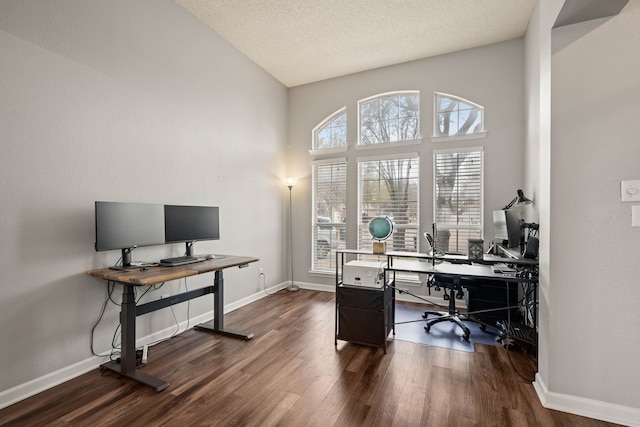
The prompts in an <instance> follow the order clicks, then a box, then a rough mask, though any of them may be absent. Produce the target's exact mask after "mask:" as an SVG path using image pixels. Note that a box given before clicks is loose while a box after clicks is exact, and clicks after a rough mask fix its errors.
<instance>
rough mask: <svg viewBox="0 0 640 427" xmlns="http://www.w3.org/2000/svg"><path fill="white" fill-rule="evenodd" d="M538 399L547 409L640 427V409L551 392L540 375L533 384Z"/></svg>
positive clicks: (537, 375)
mask: <svg viewBox="0 0 640 427" xmlns="http://www.w3.org/2000/svg"><path fill="white" fill-rule="evenodd" d="M533 388H534V389H535V391H536V393H537V395H538V399H540V402H541V403H542V406H544V407H545V408H547V409H553V410H556V411H562V412H568V413H570V414H575V415H580V416H583V417H588V418H593V419H596V420H601V421H606V422H609V423H615V424H621V425H625V426H630V427H631V426H633V427H640V422H638V420H640V409H638V408H631V407H628V406H622V405H617V404H614V403H607V402H601V401H599V400H593V399H586V398H584V397H578V396H571V395H568V394H562V393H554V392H550V391H549V389H548V388H547V385H546V384H545V383H544V381H542V378H541V377H540V375H539V374H536V379H535V381H534V382H533Z"/></svg>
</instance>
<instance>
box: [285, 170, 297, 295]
mask: <svg viewBox="0 0 640 427" xmlns="http://www.w3.org/2000/svg"><path fill="white" fill-rule="evenodd" d="M297 182H298V180H297V179H295V178H287V187H288V188H289V265H290V266H291V283H289V286H287V290H288V291H290V292H295V291H297V290H298V289H300V288H299V287H298V285H296V284H295V283H294V282H293V216H292V209H291V205H292V203H291V190H293V186H294V185H296V184H297Z"/></svg>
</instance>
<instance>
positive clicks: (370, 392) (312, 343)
mask: <svg viewBox="0 0 640 427" xmlns="http://www.w3.org/2000/svg"><path fill="white" fill-rule="evenodd" d="M334 314H335V306H334V294H332V293H328V292H317V291H309V290H300V291H299V292H287V291H281V292H278V293H276V294H274V295H270V296H268V297H266V298H264V299H262V300H260V301H257V302H255V303H253V304H250V305H248V306H245V307H243V308H241V309H239V310H236V311H234V312H233V313H229V314H228V315H227V316H225V325H226V326H228V327H232V328H235V329H242V330H247V331H250V332H253V333H254V334H255V338H253V339H252V340H250V341H244V340H239V339H234V338H229V337H224V336H216V335H211V334H209V333H207V332H202V331H194V330H189V331H187V332H186V333H184V334H182V335H180V336H177V337H174V338H172V339H171V340H169V341H165V342H163V343H161V344H158V345H156V346H154V347H152V348H151V349H150V350H149V360H148V363H147V364H146V365H145V366H144V367H142V368H141V369H142V370H144V371H145V372H148V373H150V374H152V375H155V376H157V377H160V378H163V379H166V380H168V381H169V382H170V383H171V385H170V386H169V388H167V389H166V390H164V391H162V392H160V393H157V392H155V391H154V390H152V389H151V388H149V387H146V386H143V385H139V384H137V383H135V382H133V381H131V380H128V379H124V378H122V377H120V376H119V375H117V374H114V373H110V372H103V371H101V370H99V369H96V370H94V371H92V372H89V373H87V374H85V375H82V376H80V377H78V378H75V379H73V380H71V381H68V382H66V383H64V384H61V385H59V386H56V387H54V388H52V389H49V390H47V391H44V392H42V393H40V394H38V395H36V396H33V397H31V398H29V399H26V400H24V401H21V402H19V403H16V404H14V405H12V406H10V407H8V408H5V409H3V410H1V411H0V425H17V426H45V425H46V426H49V425H55V426H65V425H83V426H108V425H113V426H141V425H145V426H156V425H168V426H192V425H195V426H270V425H278V426H306V425H311V426H466V425H480V426H585V427H586V426H607V425H612V424H608V423H604V422H600V421H596V420H592V419H589V418H583V417H579V416H576V415H571V414H567V413H563V412H558V411H552V410H548V409H544V408H543V407H542V406H541V404H540V402H539V400H538V398H537V396H536V393H535V391H534V389H533V386H532V385H531V384H530V383H529V382H527V381H525V380H524V379H522V378H521V377H520V376H519V375H518V374H517V373H516V372H515V371H514V369H513V367H512V365H511V362H510V361H509V359H508V357H507V350H505V349H504V348H502V347H496V346H485V345H476V351H475V352H474V353H467V352H462V351H455V350H447V349H443V348H438V347H428V346H423V345H419V344H414V343H410V342H405V341H400V340H393V339H390V342H389V347H388V353H387V354H386V355H385V354H383V352H382V350H381V349H376V348H371V347H365V346H359V345H355V344H351V343H346V342H343V341H339V342H338V346H337V348H336V347H335V346H334ZM509 356H510V358H511V360H512V362H513V364H514V365H515V366H516V368H517V369H518V371H519V372H521V373H522V374H523V375H525V376H527V377H532V376H533V373H534V367H533V366H534V365H533V363H534V362H533V361H532V360H531V358H530V356H528V355H526V353H524V352H520V351H517V350H512V351H509Z"/></svg>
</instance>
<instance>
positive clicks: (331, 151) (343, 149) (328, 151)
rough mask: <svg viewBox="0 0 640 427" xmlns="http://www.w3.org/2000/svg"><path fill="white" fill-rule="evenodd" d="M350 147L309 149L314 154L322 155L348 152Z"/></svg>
mask: <svg viewBox="0 0 640 427" xmlns="http://www.w3.org/2000/svg"><path fill="white" fill-rule="evenodd" d="M348 149H349V147H335V148H321V149H319V150H309V154H311V155H312V156H320V155H322V154H335V153H346V152H347V150H348Z"/></svg>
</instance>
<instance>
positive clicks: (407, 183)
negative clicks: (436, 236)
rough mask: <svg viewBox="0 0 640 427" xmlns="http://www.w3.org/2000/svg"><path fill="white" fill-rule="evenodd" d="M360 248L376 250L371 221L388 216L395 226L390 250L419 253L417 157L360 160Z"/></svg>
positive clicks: (389, 243)
mask: <svg viewBox="0 0 640 427" xmlns="http://www.w3.org/2000/svg"><path fill="white" fill-rule="evenodd" d="M358 178H359V182H358V184H359V185H358V213H359V215H358V218H359V219H360V224H359V226H358V248H359V249H364V250H366V249H372V247H373V239H372V237H371V234H370V233H369V227H368V226H369V221H371V219H372V218H375V217H379V216H381V217H384V216H388V217H389V218H390V219H391V220H392V221H393V223H394V229H393V234H392V237H391V238H390V239H388V240H387V243H386V244H387V250H395V251H417V244H418V238H417V236H418V228H419V224H418V218H419V216H418V206H419V203H418V194H419V191H418V184H419V183H418V178H419V163H418V157H417V154H414V155H409V156H407V155H405V156H403V157H400V156H398V157H395V158H388V157H387V158H384V159H366V160H359V161H358Z"/></svg>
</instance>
